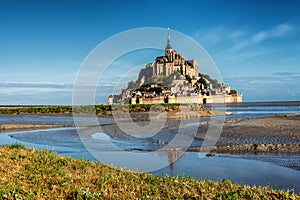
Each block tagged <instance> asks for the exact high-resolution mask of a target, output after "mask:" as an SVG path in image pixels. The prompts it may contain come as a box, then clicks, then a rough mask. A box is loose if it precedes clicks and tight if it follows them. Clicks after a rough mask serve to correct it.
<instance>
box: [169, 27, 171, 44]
mask: <svg viewBox="0 0 300 200" xmlns="http://www.w3.org/2000/svg"><path fill="white" fill-rule="evenodd" d="M168 44H170V45H171V42H170V29H169V28H168Z"/></svg>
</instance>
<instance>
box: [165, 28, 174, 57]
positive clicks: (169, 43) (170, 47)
mask: <svg viewBox="0 0 300 200" xmlns="http://www.w3.org/2000/svg"><path fill="white" fill-rule="evenodd" d="M170 40H171V39H170V29H169V28H168V43H167V46H166V49H165V51H166V52H167V51H168V50H170V51H172V50H173V48H172V46H171V41H170ZM168 52H169V51H168Z"/></svg>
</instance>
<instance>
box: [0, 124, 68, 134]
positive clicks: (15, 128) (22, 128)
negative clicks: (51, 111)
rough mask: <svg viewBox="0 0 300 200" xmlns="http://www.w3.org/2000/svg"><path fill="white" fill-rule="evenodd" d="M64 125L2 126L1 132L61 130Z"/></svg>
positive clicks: (0, 127) (0, 125)
mask: <svg viewBox="0 0 300 200" xmlns="http://www.w3.org/2000/svg"><path fill="white" fill-rule="evenodd" d="M60 127H65V126H64V125H49V124H0V132H13V131H26V130H37V129H49V128H60Z"/></svg>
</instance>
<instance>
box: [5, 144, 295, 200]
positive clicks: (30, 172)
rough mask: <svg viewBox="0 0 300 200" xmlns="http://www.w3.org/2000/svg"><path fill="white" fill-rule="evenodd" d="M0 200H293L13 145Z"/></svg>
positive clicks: (270, 192) (265, 190) (259, 190)
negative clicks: (153, 174)
mask: <svg viewBox="0 0 300 200" xmlns="http://www.w3.org/2000/svg"><path fill="white" fill-rule="evenodd" d="M0 163H1V164H0V199H299V198H300V196H299V195H296V194H294V193H289V192H285V191H276V190H273V189H270V188H263V187H258V188H256V187H249V186H242V185H238V184H233V183H231V182H230V181H227V180H224V181H221V182H213V181H210V180H194V179H193V178H184V177H169V176H163V177H156V176H152V175H150V174H146V173H137V172H133V171H127V170H124V169H117V168H112V167H109V166H107V165H102V164H99V163H95V162H91V161H85V160H82V159H78V160H75V159H72V158H69V157H62V156H56V155H55V153H54V152H49V151H40V150H34V149H26V148H24V147H23V146H21V145H18V144H15V145H10V146H4V147H0Z"/></svg>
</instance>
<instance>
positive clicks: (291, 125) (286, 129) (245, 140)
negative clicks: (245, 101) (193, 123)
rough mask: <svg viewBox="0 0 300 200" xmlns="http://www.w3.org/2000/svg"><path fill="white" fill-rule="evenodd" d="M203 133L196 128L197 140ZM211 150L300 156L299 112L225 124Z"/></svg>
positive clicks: (202, 129) (203, 131) (203, 130)
mask: <svg viewBox="0 0 300 200" xmlns="http://www.w3.org/2000/svg"><path fill="white" fill-rule="evenodd" d="M206 130H207V126H202V127H201V128H199V131H198V134H197V138H198V139H203V138H204V136H205V133H206ZM214 151H215V152H222V153H237V152H274V153H300V113H297V114H288V115H277V116H272V117H265V118H258V119H243V120H239V121H228V122H225V123H224V127H223V130H222V134H221V137H220V138H219V140H218V142H217V144H216V147H214Z"/></svg>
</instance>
